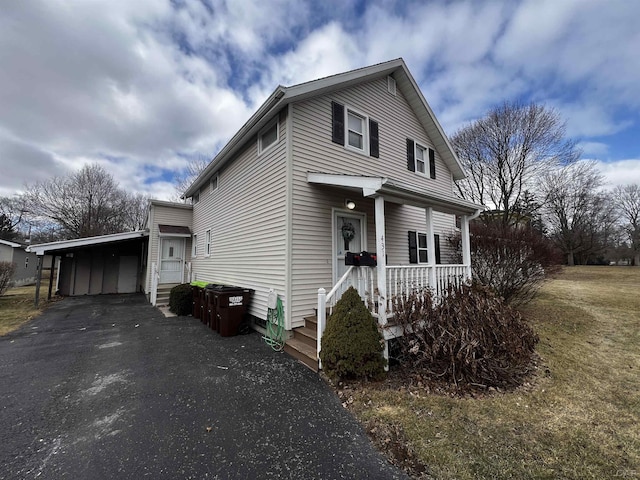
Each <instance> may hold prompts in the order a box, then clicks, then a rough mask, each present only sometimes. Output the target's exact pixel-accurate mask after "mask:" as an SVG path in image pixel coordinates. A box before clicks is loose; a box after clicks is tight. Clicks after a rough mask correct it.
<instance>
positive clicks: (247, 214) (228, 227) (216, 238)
mask: <svg viewBox="0 0 640 480" xmlns="http://www.w3.org/2000/svg"><path fill="white" fill-rule="evenodd" d="M279 122H280V123H279V127H278V129H279V140H280V141H278V142H276V143H275V144H274V145H272V147H271V148H269V149H268V150H267V151H264V152H263V153H262V154H261V155H259V156H258V142H257V138H256V137H255V136H254V137H253V138H252V139H249V140H248V142H247V144H246V147H245V149H244V150H242V151H241V152H239V153H238V155H237V156H236V158H234V160H233V161H232V162H230V163H229V164H228V165H227V166H226V167H225V168H223V169H222V170H221V171H219V172H218V177H219V178H218V190H217V193H216V195H206V196H203V197H201V198H200V203H199V204H198V205H196V206H194V209H193V210H194V214H193V228H194V231H196V232H205V231H206V230H207V229H209V228H210V229H211V244H212V245H213V248H212V251H211V255H210V256H209V257H203V256H200V257H199V258H197V259H194V261H193V273H194V274H195V276H196V279H197V280H203V281H207V282H211V283H223V284H227V285H236V286H239V287H244V288H252V289H254V290H255V293H254V295H253V300H252V301H251V307H250V311H249V313H251V314H252V315H254V316H256V317H259V318H262V319H265V318H266V315H267V295H268V293H269V289H271V288H273V289H274V290H275V291H276V292H277V293H278V294H279V295H280V298H281V299H282V300H283V303H284V305H285V311H286V302H287V299H286V295H285V292H286V283H285V278H286V275H285V272H286V268H285V265H286V253H287V249H286V226H287V210H286V190H287V189H286V155H285V153H286V152H285V150H286V141H283V140H284V138H285V137H286V128H285V125H286V118H285V116H284V114H283V115H281V118H280V119H279Z"/></svg>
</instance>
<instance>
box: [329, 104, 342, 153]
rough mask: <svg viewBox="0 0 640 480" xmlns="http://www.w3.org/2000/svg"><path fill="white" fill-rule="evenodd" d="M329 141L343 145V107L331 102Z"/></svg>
mask: <svg viewBox="0 0 640 480" xmlns="http://www.w3.org/2000/svg"><path fill="white" fill-rule="evenodd" d="M331 126H332V132H331V141H332V142H333V143H338V144H340V145H344V105H340V104H339V103H336V102H331Z"/></svg>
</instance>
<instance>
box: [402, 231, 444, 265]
mask: <svg viewBox="0 0 640 480" xmlns="http://www.w3.org/2000/svg"><path fill="white" fill-rule="evenodd" d="M408 233H409V263H429V256H428V254H427V251H428V250H427V234H426V233H420V232H415V231H409V232H408ZM433 244H434V247H435V254H436V263H437V264H440V263H441V258H440V235H434V236H433Z"/></svg>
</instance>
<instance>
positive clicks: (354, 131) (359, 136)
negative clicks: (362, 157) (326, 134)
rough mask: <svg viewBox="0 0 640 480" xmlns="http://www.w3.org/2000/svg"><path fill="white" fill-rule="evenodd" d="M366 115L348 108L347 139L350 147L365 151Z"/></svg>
mask: <svg viewBox="0 0 640 480" xmlns="http://www.w3.org/2000/svg"><path fill="white" fill-rule="evenodd" d="M366 134H367V127H366V123H365V117H363V116H362V115H359V114H357V113H355V112H354V111H352V110H348V109H347V139H348V144H349V146H350V147H353V148H356V149H358V150H362V151H363V152H364V151H365V139H366Z"/></svg>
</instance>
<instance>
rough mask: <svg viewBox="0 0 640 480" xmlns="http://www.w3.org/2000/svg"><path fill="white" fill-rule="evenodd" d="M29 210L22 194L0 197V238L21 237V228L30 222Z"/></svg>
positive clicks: (12, 238) (13, 238)
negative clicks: (28, 217)
mask: <svg viewBox="0 0 640 480" xmlns="http://www.w3.org/2000/svg"><path fill="white" fill-rule="evenodd" d="M28 213H29V212H28V210H27V208H26V206H25V204H24V198H23V197H21V196H20V195H15V196H13V197H0V238H2V239H3V240H16V239H18V238H19V237H21V236H22V235H21V232H20V231H19V228H20V227H21V226H22V225H23V224H26V223H28V220H27V218H26V215H27V214H28Z"/></svg>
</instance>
